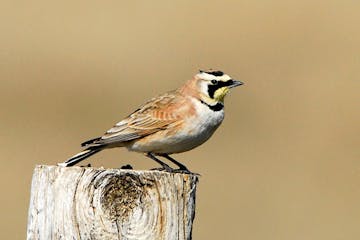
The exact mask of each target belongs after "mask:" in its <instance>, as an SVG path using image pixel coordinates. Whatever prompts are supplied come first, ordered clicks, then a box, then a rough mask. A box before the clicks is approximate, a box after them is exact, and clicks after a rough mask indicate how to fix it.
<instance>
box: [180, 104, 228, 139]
mask: <svg viewBox="0 0 360 240" xmlns="http://www.w3.org/2000/svg"><path fill="white" fill-rule="evenodd" d="M196 109H197V110H196V116H194V117H190V118H188V119H187V124H186V125H187V126H188V127H186V128H185V131H186V134H187V135H188V137H194V138H197V139H198V140H200V141H201V140H202V139H204V140H207V139H208V138H209V137H210V136H211V135H212V134H213V133H214V131H215V130H216V129H217V128H218V127H219V125H220V124H221V122H222V121H223V120H224V111H223V110H219V111H213V110H211V109H209V107H208V106H206V105H204V104H202V103H200V104H198V105H197V108H196Z"/></svg>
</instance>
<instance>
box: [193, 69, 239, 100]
mask: <svg viewBox="0 0 360 240" xmlns="http://www.w3.org/2000/svg"><path fill="white" fill-rule="evenodd" d="M195 79H196V80H197V85H198V90H199V91H200V95H201V97H202V98H205V99H203V100H204V101H207V102H209V103H210V102H224V97H225V96H226V94H227V93H228V92H229V90H230V88H233V87H237V86H240V85H242V84H243V83H242V82H240V81H237V80H234V79H232V78H231V77H230V76H229V75H227V74H225V73H223V72H222V71H215V70H208V71H202V70H200V71H199V73H198V74H196V75H195Z"/></svg>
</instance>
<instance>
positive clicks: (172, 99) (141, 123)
mask: <svg viewBox="0 0 360 240" xmlns="http://www.w3.org/2000/svg"><path fill="white" fill-rule="evenodd" d="M181 99H182V98H181V97H180V96H177V97H176V95H175V94H171V93H168V94H164V95H162V96H159V97H157V98H153V99H151V100H150V101H149V102H147V103H146V104H144V105H143V106H142V107H140V108H139V109H137V110H136V111H135V112H133V113H132V114H130V115H129V116H128V117H127V118H125V119H124V120H122V121H120V122H118V123H117V124H115V126H114V127H112V128H111V129H109V130H108V131H107V132H106V133H105V134H104V135H103V136H102V137H101V138H99V139H98V140H97V141H95V142H94V143H93V145H107V144H116V143H121V142H127V141H131V140H134V139H138V138H142V137H144V136H147V135H150V134H152V133H155V132H157V131H160V130H164V129H167V128H168V127H169V126H173V125H174V124H175V125H178V124H181V122H182V120H181V118H180V114H179V112H177V111H179V109H180V106H181V105H183V104H182V102H181V101H180V100H181ZM182 100H183V99H182Z"/></svg>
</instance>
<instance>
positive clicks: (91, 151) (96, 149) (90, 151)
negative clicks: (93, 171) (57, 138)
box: [58, 147, 103, 167]
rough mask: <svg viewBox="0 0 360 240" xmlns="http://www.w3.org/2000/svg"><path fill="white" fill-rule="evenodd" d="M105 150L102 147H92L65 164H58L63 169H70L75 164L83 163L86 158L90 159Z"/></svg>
mask: <svg viewBox="0 0 360 240" xmlns="http://www.w3.org/2000/svg"><path fill="white" fill-rule="evenodd" d="M102 149H103V148H100V147H90V148H87V149H85V150H84V151H82V152H79V153H78V154H76V155H74V156H72V157H71V158H69V159H68V160H67V161H66V162H63V163H58V165H59V166H62V167H70V166H73V165H75V164H77V163H78V162H81V161H82V160H84V159H85V158H88V157H90V156H92V155H94V154H95V153H97V152H100V151H101V150H102Z"/></svg>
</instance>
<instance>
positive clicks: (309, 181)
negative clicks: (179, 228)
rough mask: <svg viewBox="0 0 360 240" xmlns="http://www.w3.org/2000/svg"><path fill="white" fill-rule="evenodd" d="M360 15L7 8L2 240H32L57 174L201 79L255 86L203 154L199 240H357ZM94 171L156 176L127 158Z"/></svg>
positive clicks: (233, 4)
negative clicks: (160, 100) (138, 113)
mask: <svg viewBox="0 0 360 240" xmlns="http://www.w3.org/2000/svg"><path fill="white" fill-rule="evenodd" d="M359 13H360V4H359V2H358V1H350V0H349V1H340V0H338V1H325V0H323V1H204V0H203V1H176V2H173V1H97V2H93V1H68V2H64V1H60V2H54V1H45V0H44V1H6V2H2V3H1V8H0V33H1V36H0V81H1V82H0V91H1V95H0V109H1V122H0V123H1V125H0V133H1V134H0V151H1V166H2V167H1V169H2V171H1V177H0V178H1V179H0V180H1V181H0V182H1V190H2V194H1V200H0V201H1V205H0V206H1V220H0V221H1V224H0V226H1V231H0V235H1V236H0V238H1V239H24V237H25V233H26V222H27V210H28V209H27V208H28V201H29V189H30V181H31V174H32V170H33V168H34V166H35V164H55V163H57V162H59V161H63V160H65V159H66V158H67V157H69V156H70V155H72V154H74V153H75V152H77V151H78V150H79V149H80V148H79V144H80V143H81V142H82V141H84V140H87V139H89V138H92V137H96V136H97V135H100V134H102V133H103V132H104V131H105V130H107V128H109V127H111V126H112V124H114V123H115V122H116V121H118V120H121V118H122V117H124V116H125V115H127V114H128V113H130V112H131V111H132V110H134V109H135V108H136V107H137V106H139V105H140V104H141V103H143V102H144V101H145V100H147V99H148V98H150V97H152V96H154V95H157V94H159V93H162V92H165V91H168V90H171V89H174V88H176V87H178V86H179V85H181V84H182V83H183V82H184V81H185V80H186V79H188V78H190V77H191V76H192V75H193V74H195V73H196V72H197V69H199V68H204V69H206V68H209V67H212V68H219V69H222V70H224V71H225V72H227V73H229V74H230V75H231V76H233V77H234V78H237V79H239V80H242V81H244V82H245V83H246V85H244V86H242V87H240V88H238V89H236V90H235V91H233V92H232V93H231V95H230V96H228V97H227V99H226V100H227V101H226V111H227V115H226V119H225V122H224V123H223V125H222V126H221V128H220V129H219V130H218V131H217V133H216V134H215V135H214V136H213V137H212V139H211V140H210V141H209V142H207V143H206V144H205V145H203V146H202V147H200V148H198V149H196V150H193V151H191V152H188V153H184V154H181V155H178V156H177V158H178V159H180V160H182V161H183V162H184V163H185V164H186V165H187V166H188V167H189V168H191V169H192V170H193V171H195V172H199V173H201V174H202V178H201V181H200V185H199V188H198V195H197V196H198V198H197V212H196V219H195V225H194V239H276V240H278V239H284V240H285V239H286V240H287V239H295V240H296V239H299V240H300V239H307V240H308V239H314V240H315V239H326V240H329V239H360V147H359V145H360V137H359V136H360V106H359V105H360V104H359V102H360V97H359V89H360V73H359V69H360V30H359V24H360V14H359ZM90 161H91V163H92V164H94V165H95V166H101V165H104V166H105V167H117V166H120V165H124V164H126V163H131V164H132V165H133V166H134V167H135V168H137V169H148V168H151V167H154V166H155V165H154V164H153V163H152V162H151V161H150V160H148V159H146V158H144V157H143V156H141V155H138V154H135V153H128V152H127V151H126V150H125V149H117V150H111V151H107V152H103V153H101V154H99V155H96V156H95V157H93V158H91V160H90Z"/></svg>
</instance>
